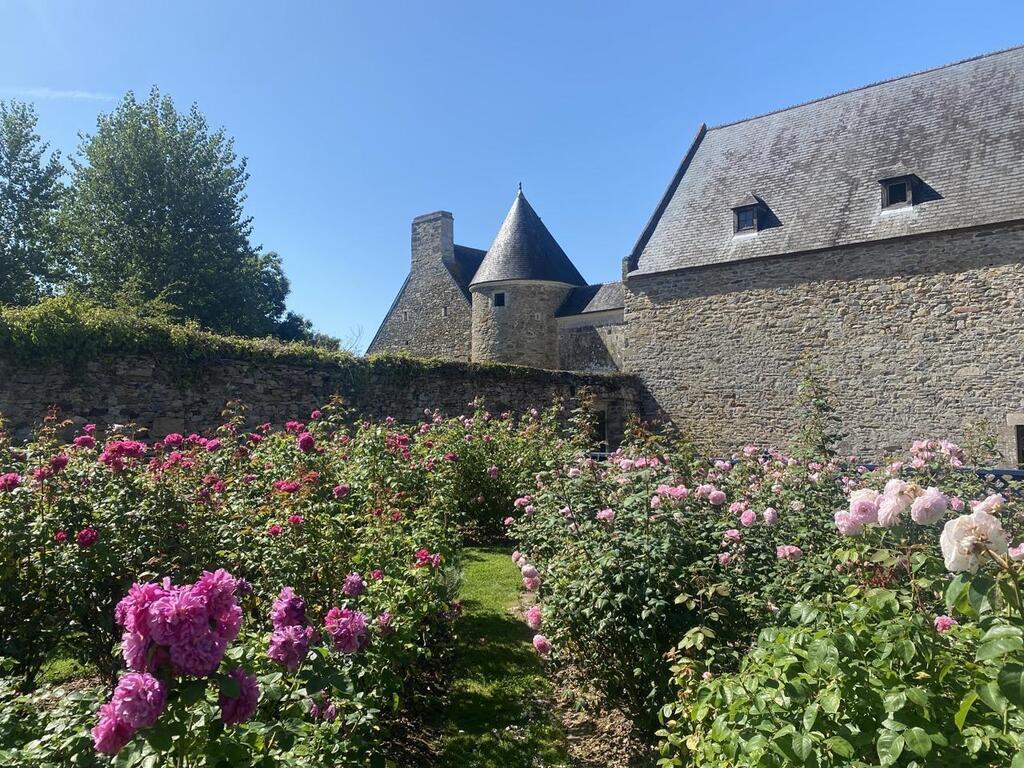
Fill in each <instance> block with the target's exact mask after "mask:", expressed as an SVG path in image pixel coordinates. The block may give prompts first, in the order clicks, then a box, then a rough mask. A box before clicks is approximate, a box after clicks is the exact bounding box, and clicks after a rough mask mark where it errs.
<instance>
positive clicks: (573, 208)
mask: <svg viewBox="0 0 1024 768" xmlns="http://www.w3.org/2000/svg"><path fill="white" fill-rule="evenodd" d="M1021 43H1024V2H1020V0H1015V1H1014V2H963V0H957V1H956V2H946V1H945V0H942V1H939V0H931V1H930V2H915V1H913V0H901V1H900V2H895V1H890V2H874V1H873V0H872V2H865V1H863V0H856V2H854V1H853V0H846V2H827V1H825V2H823V1H821V0H819V1H818V2H771V1H770V0H761V2H745V1H744V0H732V1H731V2H704V3H699V4H698V3H690V2H682V1H681V0H679V1H677V2H637V1H636V0H633V1H631V2H618V3H611V2H598V1H596V0H592V1H591V2H583V1H579V2H560V1H558V0H540V1H538V2H534V1H533V0H529V1H527V0H519V1H518V2H503V3H500V4H499V3H495V2H489V1H488V0H475V1H473V2H469V1H467V2H447V1H444V0H430V1H429V2H427V1H420V0H415V1H414V0H409V1H408V2H384V1H382V0H364V1H363V2H359V3H355V2H339V1H337V0H331V1H330V2H328V1H326V0H324V1H323V2H316V3H314V2H300V1H298V0H278V1H277V2H272V3H271V2H262V1H258V0H246V1H245V2H233V1H232V2H228V1H222V0H218V1H217V2H210V0H200V1H195V0H175V2H173V3H155V2H138V0H130V1H125V2H98V1H97V2H78V1H75V0H68V1H67V2H49V1H48V0H0V98H10V97H12V96H13V97H18V98H22V99H25V100H30V101H33V102H35V103H36V105H37V107H38V111H39V114H40V123H41V125H40V132H41V133H42V134H43V136H44V137H45V138H46V139H47V140H48V141H49V142H50V143H51V145H52V146H53V147H55V148H57V149H60V150H61V151H62V152H63V153H65V154H67V153H69V152H73V151H74V150H75V148H76V147H77V145H78V138H77V135H78V133H79V132H80V131H85V132H89V131H90V130H91V129H92V128H93V126H94V125H95V118H96V114H97V113H98V112H101V111H107V110H110V109H111V108H112V107H113V106H115V104H116V100H117V99H118V98H120V96H121V95H122V94H123V93H124V92H125V91H127V90H134V91H135V92H136V93H137V94H139V95H141V96H144V95H145V94H146V93H147V92H148V91H149V89H150V87H151V86H152V85H153V84H156V85H159V86H160V88H161V89H162V90H163V91H164V92H166V93H169V94H170V95H172V96H173V97H174V99H175V101H176V102H177V104H178V106H179V108H185V107H187V105H188V104H189V103H190V102H193V101H195V102H197V103H198V105H199V107H200V109H201V110H202V111H203V112H204V113H205V114H206V116H207V118H208V119H209V121H210V123H211V125H213V126H214V127H220V126H223V127H224V128H225V129H226V130H227V132H228V134H230V135H232V136H234V137H235V139H236V149H237V150H238V152H239V154H241V155H244V156H246V157H248V158H249V171H250V173H251V176H252V178H251V180H250V183H249V188H248V192H249V200H248V204H247V207H248V211H249V213H250V214H251V215H252V216H253V217H254V220H255V222H254V223H255V239H256V241H257V242H258V243H262V244H263V246H264V247H265V248H268V249H272V250H275V251H278V252H279V253H280V254H281V255H282V257H283V260H284V266H285V271H286V273H287V275H288V277H289V278H290V279H291V283H292V296H291V298H290V305H291V307H292V308H293V309H296V310H298V311H299V312H302V313H303V314H305V315H306V316H307V317H309V318H310V319H312V320H313V322H314V323H315V324H316V325H317V327H318V328H320V329H321V330H324V331H326V332H328V333H332V334H334V335H338V336H342V337H346V336H349V335H350V333H351V332H352V331H353V330H355V329H359V328H361V329H362V345H365V344H367V343H368V342H369V340H370V339H371V338H372V336H373V334H374V332H375V331H376V328H377V325H378V324H379V323H380V321H381V319H382V318H383V316H384V313H385V312H386V311H387V308H388V306H389V305H390V303H391V301H392V299H393V298H394V295H395V293H396V291H397V290H398V288H399V286H400V285H401V283H402V280H403V279H404V278H405V275H406V272H407V271H408V264H409V226H410V221H411V220H412V218H413V217H414V216H416V215H418V214H421V213H427V212H429V211H434V210H439V209H444V210H449V211H451V212H452V213H454V215H455V240H456V242H458V243H460V244H463V245H469V246H475V247H478V248H486V247H487V246H488V245H490V242H491V240H492V239H493V237H494V235H495V233H496V232H497V229H498V227H499V225H500V224H501V221H502V219H503V217H504V215H505V213H506V211H507V210H508V207H509V205H510V204H511V203H512V199H513V197H514V194H515V189H516V184H517V183H518V182H520V181H522V183H523V189H524V192H525V193H526V196H527V198H528V199H529V200H530V202H531V203H532V204H533V206H534V208H536V210H537V212H538V213H539V214H540V215H541V216H542V217H543V219H544V221H545V223H546V224H547V225H548V227H549V229H551V231H552V233H553V234H554V235H555V238H556V239H557V240H558V241H559V242H560V243H561V245H562V247H563V248H564V249H565V251H566V252H567V253H568V254H569V256H570V257H571V258H572V259H573V261H574V262H575V263H576V265H577V267H578V268H579V269H580V271H581V272H582V273H583V275H584V277H586V278H587V279H588V280H590V281H591V282H599V281H606V280H614V279H617V278H618V277H619V275H620V262H621V259H622V257H623V256H625V255H626V254H627V253H628V252H629V250H630V248H631V246H632V245H633V242H634V241H635V240H636V238H637V236H638V235H639V234H640V231H641V229H642V228H643V225H644V223H645V222H646V221H647V218H648V217H649V216H650V214H651V211H652V210H653V208H654V206H655V204H656V203H657V201H658V199H659V197H660V195H661V193H662V191H663V190H664V188H665V185H666V184H667V183H668V180H669V178H670V177H671V175H672V173H673V172H674V170H675V168H676V166H677V165H678V163H679V161H680V159H681V158H682V155H683V153H684V152H685V150H686V147H687V145H688V144H689V142H690V140H691V138H692V137H693V135H694V132H695V131H696V129H697V127H698V125H700V123H701V122H707V123H708V124H709V125H714V124H718V123H722V122H728V121H731V120H736V119H739V118H743V117H748V116H750V115H754V114H758V113H760V112H765V111H769V110H772V109H776V108H779V107H784V106H788V105H791V104H794V103H798V102H801V101H806V100H808V99H812V98H816V97H819V96H824V95H827V94H830V93H834V92H836V91H839V90H843V89H847V88H851V87H856V86H859V85H863V84H866V83H870V82H873V81H875V80H879V79H883V78H887V77H892V76H896V75H900V74H906V73H908V72H912V71H915V70H919V69H924V68H928V67H932V66H936V65H939V64H944V63H948V62H951V61H954V60H957V59H961V58H966V57H969V56H973V55H977V54H980V53H985V52H989V51H993V50H997V49H1000V48H1006V47H1009V46H1012V45H1017V44H1021Z"/></svg>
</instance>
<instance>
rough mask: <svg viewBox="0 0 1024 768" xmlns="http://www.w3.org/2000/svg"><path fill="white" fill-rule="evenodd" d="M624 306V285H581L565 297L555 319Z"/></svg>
mask: <svg viewBox="0 0 1024 768" xmlns="http://www.w3.org/2000/svg"><path fill="white" fill-rule="evenodd" d="M624 306H625V295H624V291H623V288H622V283H600V284H598V285H581V286H578V287H576V288H572V289H571V290H570V291H569V295H568V296H566V297H565V301H563V302H562V306H560V307H559V308H558V311H557V312H555V317H569V316H571V315H585V314H587V313H590V312H605V311H607V310H612V309H622V308H623V307H624Z"/></svg>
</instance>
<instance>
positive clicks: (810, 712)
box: [804, 704, 818, 731]
mask: <svg viewBox="0 0 1024 768" xmlns="http://www.w3.org/2000/svg"><path fill="white" fill-rule="evenodd" d="M817 719H818V705H817V704H808V705H807V709H805V710H804V730H805V731H809V730H811V729H812V728H813V727H814V721H815V720H817Z"/></svg>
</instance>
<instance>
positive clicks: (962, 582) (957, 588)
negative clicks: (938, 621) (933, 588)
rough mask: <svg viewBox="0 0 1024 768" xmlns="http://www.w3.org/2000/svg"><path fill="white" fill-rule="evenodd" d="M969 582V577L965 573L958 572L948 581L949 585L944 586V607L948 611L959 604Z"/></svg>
mask: <svg viewBox="0 0 1024 768" xmlns="http://www.w3.org/2000/svg"><path fill="white" fill-rule="evenodd" d="M970 583H971V577H970V576H968V575H967V574H966V573H958V574H957V575H956V577H954V579H953V580H952V581H951V582H949V586H948V587H946V607H947V608H948V609H949V610H950V611H953V610H955V609H956V608H958V607H959V606H960V604H961V600H962V598H963V597H964V596H965V595H966V594H967V588H968V587H969V586H970Z"/></svg>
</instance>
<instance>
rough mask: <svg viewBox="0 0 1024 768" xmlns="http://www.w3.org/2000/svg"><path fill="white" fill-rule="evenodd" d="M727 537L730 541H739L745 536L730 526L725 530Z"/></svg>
mask: <svg viewBox="0 0 1024 768" xmlns="http://www.w3.org/2000/svg"><path fill="white" fill-rule="evenodd" d="M725 538H726V539H727V540H729V541H739V540H740V539H741V538H743V536H742V535H741V534H740V532H739V531H737V530H736V529H735V528H730V529H729V530H727V531H726V532H725Z"/></svg>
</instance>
